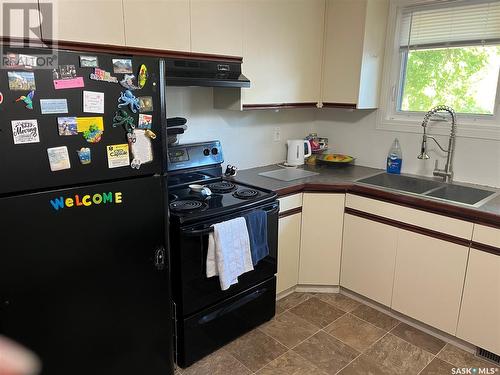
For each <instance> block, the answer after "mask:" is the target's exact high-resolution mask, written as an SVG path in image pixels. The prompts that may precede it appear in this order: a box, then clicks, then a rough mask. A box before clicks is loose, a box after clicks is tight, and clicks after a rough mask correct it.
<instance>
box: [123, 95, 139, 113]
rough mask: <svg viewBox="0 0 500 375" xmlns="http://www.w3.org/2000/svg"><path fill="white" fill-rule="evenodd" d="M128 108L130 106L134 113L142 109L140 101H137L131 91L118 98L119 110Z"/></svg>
mask: <svg viewBox="0 0 500 375" xmlns="http://www.w3.org/2000/svg"><path fill="white" fill-rule="evenodd" d="M126 106H128V107H129V108H130V110H131V111H132V112H133V113H137V110H138V109H139V108H140V105H139V99H137V98H136V97H135V95H134V94H132V91H130V90H125V91H123V92H121V93H120V97H119V98H118V108H123V107H126Z"/></svg>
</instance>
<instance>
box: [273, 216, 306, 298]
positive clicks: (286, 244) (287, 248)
mask: <svg viewBox="0 0 500 375" xmlns="http://www.w3.org/2000/svg"><path fill="white" fill-rule="evenodd" d="M301 221H302V214H301V213H300V212H299V213H296V214H293V215H290V216H285V217H282V218H280V219H279V222H278V276H277V279H278V281H277V287H276V291H277V293H281V292H283V291H285V290H287V289H290V288H292V287H294V286H295V285H297V283H298V279H299V252H300V226H301Z"/></svg>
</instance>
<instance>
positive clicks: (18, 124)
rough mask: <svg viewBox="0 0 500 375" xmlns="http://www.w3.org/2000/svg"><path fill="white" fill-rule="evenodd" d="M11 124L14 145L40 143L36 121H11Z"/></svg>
mask: <svg viewBox="0 0 500 375" xmlns="http://www.w3.org/2000/svg"><path fill="white" fill-rule="evenodd" d="M11 124H12V136H13V137H14V144H16V145H18V144H24V143H38V142H40V135H39V133H38V122H37V121H36V120H13V121H11Z"/></svg>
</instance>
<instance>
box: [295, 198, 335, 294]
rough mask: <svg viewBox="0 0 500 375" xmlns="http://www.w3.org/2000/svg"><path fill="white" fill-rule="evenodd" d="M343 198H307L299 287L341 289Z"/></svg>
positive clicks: (303, 221)
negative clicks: (318, 286)
mask: <svg viewBox="0 0 500 375" xmlns="http://www.w3.org/2000/svg"><path fill="white" fill-rule="evenodd" d="M344 202H345V195H344V194H314V193H306V194H304V199H303V206H302V233H301V247H300V266H299V284H309V285H339V275H340V253H341V249H342V227H343V221H344Z"/></svg>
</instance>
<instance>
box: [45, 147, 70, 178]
mask: <svg viewBox="0 0 500 375" xmlns="http://www.w3.org/2000/svg"><path fill="white" fill-rule="evenodd" d="M47 155H48V156H49V164H50V170H51V171H52V172H56V171H61V170H63V169H69V168H71V163H70V161H69V154H68V148H67V147H66V146H61V147H51V148H48V149H47Z"/></svg>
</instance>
